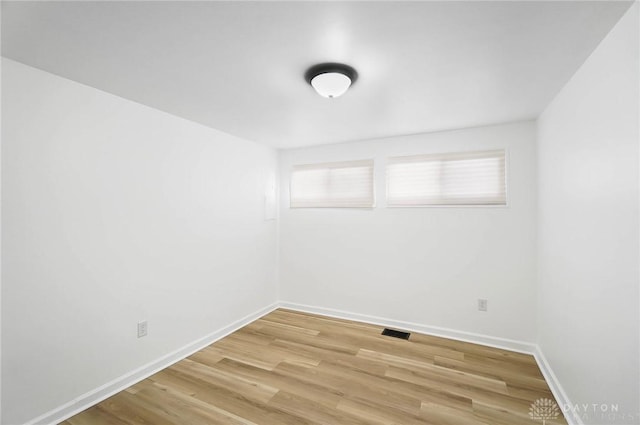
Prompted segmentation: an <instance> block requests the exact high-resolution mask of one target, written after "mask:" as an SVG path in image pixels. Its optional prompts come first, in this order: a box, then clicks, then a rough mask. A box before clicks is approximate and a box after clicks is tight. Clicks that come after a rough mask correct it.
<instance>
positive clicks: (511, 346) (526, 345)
mask: <svg viewBox="0 0 640 425" xmlns="http://www.w3.org/2000/svg"><path fill="white" fill-rule="evenodd" d="M280 307H282V308H287V309H290V310H295V311H300V312H304V313H312V314H320V315H323V316H329V317H336V318H338V319H346V320H353V321H356V322H365V323H371V324H374V325H380V326H385V327H392V328H397V329H400V330H407V331H413V332H418V333H422V334H427V335H434V336H440V337H444V338H449V339H454V340H457V341H464V342H470V343H474V344H480V345H485V346H488V347H494V348H501V349H504V350H509V351H515V352H518V353H524V354H531V355H532V356H533V357H534V358H535V360H536V363H538V367H539V368H540V371H541V372H542V375H543V376H544V378H545V380H546V381H547V384H549V388H550V389H551V392H552V393H553V396H554V397H555V399H556V402H557V403H558V405H559V406H560V407H561V408H562V407H564V406H572V405H573V404H572V403H571V401H570V400H569V397H567V394H566V393H565V391H564V389H563V388H562V385H560V382H559V381H558V378H557V377H556V375H555V374H554V373H553V370H552V369H551V366H550V365H549V362H548V361H547V359H546V358H545V356H544V354H543V353H542V350H541V349H540V347H539V346H538V345H537V344H534V343H531V342H525V341H517V340H513V339H506V338H499V337H493V336H490V335H483V334H477V333H473V332H464V331H457V330H454V329H448V328H440V327H436V326H428V325H422V324H418V323H411V322H404V321H400V320H393V319H387V318H383V317H376V316H369V315H366V314H358V313H350V312H347V311H342V310H334V309H331V308H324V307H316V306H309V305H304V304H297V303H291V302H286V301H281V302H280ZM563 411H564V410H563ZM565 418H566V420H567V423H568V424H569V425H584V423H583V422H582V420H581V419H580V417H579V416H578V415H575V414H573V413H572V412H571V411H568V412H565Z"/></svg>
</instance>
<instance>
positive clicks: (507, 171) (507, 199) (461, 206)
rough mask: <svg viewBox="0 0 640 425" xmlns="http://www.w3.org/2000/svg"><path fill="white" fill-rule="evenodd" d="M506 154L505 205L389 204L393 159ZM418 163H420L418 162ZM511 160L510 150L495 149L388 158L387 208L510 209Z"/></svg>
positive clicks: (386, 170) (386, 172)
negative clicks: (390, 170)
mask: <svg viewBox="0 0 640 425" xmlns="http://www.w3.org/2000/svg"><path fill="white" fill-rule="evenodd" d="M493 152H495V153H497V152H503V153H504V197H505V202H504V204H486V203H485V204H415V205H398V204H390V203H389V168H388V167H389V165H390V161H389V160H392V159H402V158H416V159H418V158H421V157H423V158H428V157H432V158H435V157H444V156H447V155H448V156H451V157H456V156H458V157H460V158H464V157H465V156H466V155H473V154H483V153H487V154H488V153H493ZM416 162H418V161H416ZM510 162H511V161H510V158H509V149H508V148H495V149H485V150H474V151H453V152H431V153H426V154H413V155H398V156H388V157H387V158H386V162H385V207H386V208H510V207H511V203H510V198H511V196H510V189H509V176H510Z"/></svg>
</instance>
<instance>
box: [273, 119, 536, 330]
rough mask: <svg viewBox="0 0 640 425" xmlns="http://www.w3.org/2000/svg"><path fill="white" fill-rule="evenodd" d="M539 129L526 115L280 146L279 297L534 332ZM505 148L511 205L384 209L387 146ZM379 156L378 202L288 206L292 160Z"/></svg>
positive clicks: (406, 151) (390, 150)
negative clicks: (438, 129)
mask: <svg viewBox="0 0 640 425" xmlns="http://www.w3.org/2000/svg"><path fill="white" fill-rule="evenodd" d="M535 137H536V135H535V123H534V122H521V123H513V124H506V125H500V126H491V127H482V128H473V129H465V130H458V131H449V132H442V133H432V134H421V135H413V136H406V137H393V138H389V139H380V140H372V141H364V142H355V143H346V144H338V145H329V146H319V147H314V148H305V149H296V150H286V151H281V152H280V172H281V179H280V182H281V186H280V187H281V208H280V227H281V228H280V298H281V300H283V301H286V302H291V303H297V304H305V305H311V306H315V307H322V308H332V309H337V310H343V311H347V312H351V313H358V314H365V315H371V316H377V317H381V318H391V319H395V320H401V321H407V322H412V323H416V324H419V325H427V326H437V327H444V328H452V329H455V330H458V331H466V332H474V333H480V334H484V335H490V336H494V337H501V338H511V339H517V340H524V341H529V342H533V341H534V340H535V301H536V290H535V264H536V261H535V256H536V249H535V223H536V213H535V211H536V190H535V180H536V175H535V174H536V171H535V170H536V164H535V159H536V150H535ZM499 148H506V149H508V154H509V168H510V169H509V180H508V185H509V207H507V208H504V207H497V208H496V207H493V208H492V207H475V208H473V207H472V208H468V207H467V208H464V207H458V208H448V207H444V208H442V207H440V208H386V207H385V199H384V193H385V192H384V186H385V175H384V164H385V158H386V157H387V156H394V155H410V154H423V153H431V152H456V151H465V150H484V149H499ZM372 157H373V158H374V159H375V166H376V171H375V173H376V196H377V207H376V208H375V209H373V210H357V209H290V208H289V191H288V187H289V176H290V171H291V167H292V165H294V164H305V163H315V162H326V161H340V160H355V159H367V158H372ZM478 298H486V299H488V300H489V311H488V312H486V313H483V312H479V311H477V299H478Z"/></svg>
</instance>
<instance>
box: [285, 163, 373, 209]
mask: <svg viewBox="0 0 640 425" xmlns="http://www.w3.org/2000/svg"><path fill="white" fill-rule="evenodd" d="M361 166H367V167H369V168H370V176H371V181H370V184H371V205H366V206H365V205H335V204H334V205H294V204H295V203H294V200H293V196H292V195H293V175H294V173H295V172H296V171H297V170H304V169H310V170H314V169H315V170H321V169H341V168H356V167H361ZM375 171H376V162H375V160H374V159H373V158H368V159H357V160H347V161H331V162H319V163H307V164H295V165H293V166H291V169H290V173H289V209H327V208H329V209H331V208H335V209H356V210H371V209H374V208H375V207H376V172H375Z"/></svg>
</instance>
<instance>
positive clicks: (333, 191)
mask: <svg viewBox="0 0 640 425" xmlns="http://www.w3.org/2000/svg"><path fill="white" fill-rule="evenodd" d="M290 190H291V208H327V207H337V208H371V207H373V160H364V161H348V162H332V163H325V164H309V165H296V166H294V167H293V172H292V173H291V188H290Z"/></svg>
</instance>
